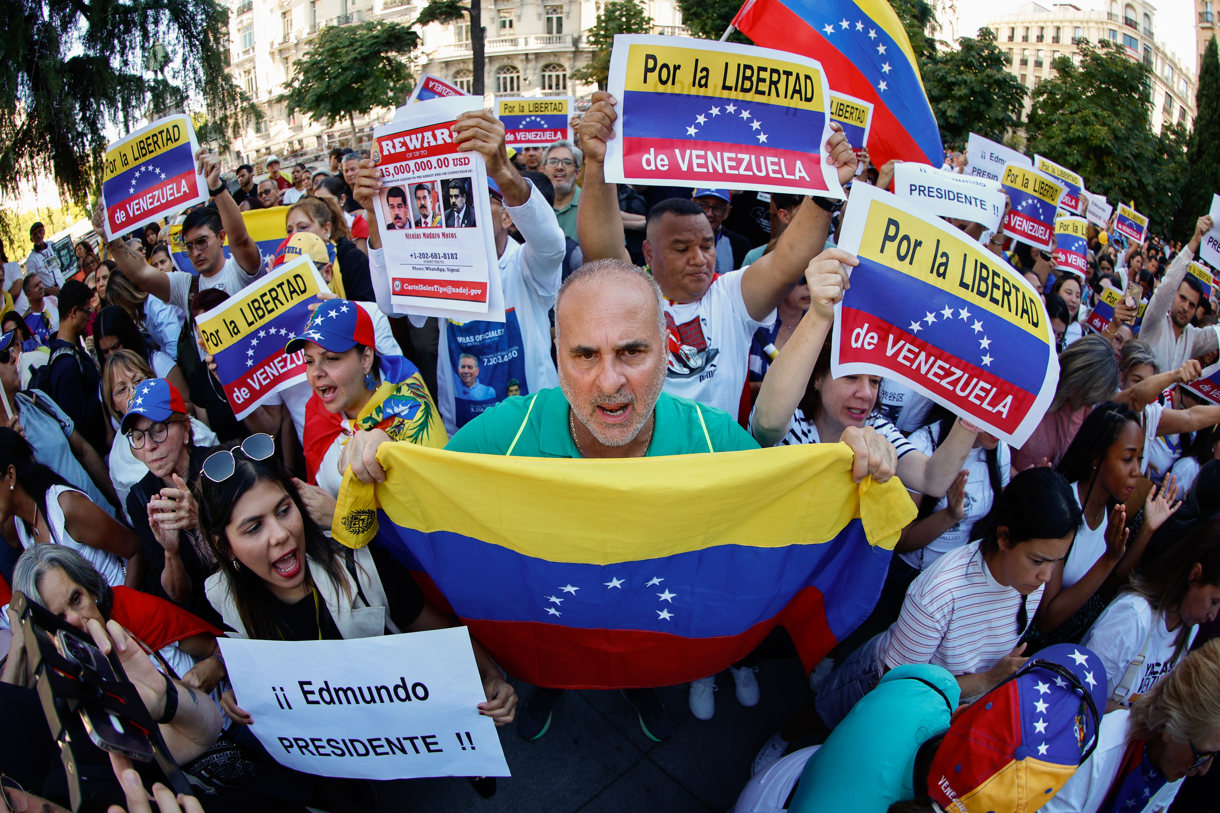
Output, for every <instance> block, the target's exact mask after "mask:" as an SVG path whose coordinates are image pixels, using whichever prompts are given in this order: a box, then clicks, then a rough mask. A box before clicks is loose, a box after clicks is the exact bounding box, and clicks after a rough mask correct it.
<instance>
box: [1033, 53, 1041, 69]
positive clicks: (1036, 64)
mask: <svg viewBox="0 0 1220 813" xmlns="http://www.w3.org/2000/svg"><path fill="white" fill-rule="evenodd" d="M1034 67H1035V68H1041V67H1042V52H1041V51H1037V52H1036V53H1035V54H1034Z"/></svg>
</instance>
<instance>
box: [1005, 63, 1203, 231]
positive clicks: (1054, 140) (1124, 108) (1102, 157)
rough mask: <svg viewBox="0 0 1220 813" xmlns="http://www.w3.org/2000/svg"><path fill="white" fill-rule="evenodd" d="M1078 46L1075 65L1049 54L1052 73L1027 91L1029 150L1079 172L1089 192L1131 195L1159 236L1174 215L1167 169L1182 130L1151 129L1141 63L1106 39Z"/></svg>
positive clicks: (1177, 153) (1147, 82) (1176, 155)
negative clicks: (1030, 92) (1030, 96)
mask: <svg viewBox="0 0 1220 813" xmlns="http://www.w3.org/2000/svg"><path fill="white" fill-rule="evenodd" d="M1079 50H1080V65H1079V66H1077V65H1076V64H1075V63H1074V62H1073V61H1072V60H1071V59H1070V58H1069V57H1066V56H1061V57H1058V58H1056V59H1055V62H1054V68H1055V72H1056V74H1057V75H1056V76H1054V77H1053V78H1050V79H1045V80H1043V81H1042V83H1041V84H1039V85H1038V87H1037V89H1035V90H1034V93H1033V107H1032V109H1031V110H1030V113H1029V121H1028V122H1027V123H1026V126H1025V130H1026V132H1027V133H1028V135H1029V151H1030V152H1031V153H1032V152H1037V153H1039V154H1040V155H1044V156H1046V157H1047V158H1049V159H1051V160H1052V161H1055V162H1057V163H1059V164H1062V165H1063V166H1065V167H1068V168H1069V169H1073V170H1075V171H1076V172H1079V173H1080V174H1081V176H1083V177H1084V181H1085V185H1086V186H1087V187H1088V188H1089V190H1090V191H1094V192H1100V193H1101V194H1103V195H1105V196H1106V197H1108V198H1109V199H1110V201H1111V202H1113V201H1116V200H1121V201H1131V200H1134V201H1135V206H1136V208H1137V209H1139V210H1140V211H1141V212H1143V213H1144V214H1146V215H1148V216H1149V218H1150V221H1151V222H1150V224H1149V225H1150V228H1151V229H1152V231H1153V232H1154V233H1160V234H1166V233H1168V231H1169V227H1170V225H1171V224H1172V223H1173V222H1174V218H1175V217H1176V215H1177V208H1178V207H1177V204H1178V199H1179V196H1178V195H1177V194H1175V190H1177V189H1179V188H1180V186H1181V184H1180V183H1174V182H1172V175H1173V173H1174V172H1175V171H1176V170H1175V168H1176V167H1180V166H1181V163H1180V157H1181V150H1182V147H1183V146H1184V143H1183V139H1182V137H1181V133H1180V132H1179V131H1177V130H1175V129H1174V128H1170V127H1167V128H1165V130H1164V132H1163V133H1162V134H1161V135H1160V136H1156V135H1154V134H1153V132H1152V127H1151V121H1152V79H1151V76H1152V73H1151V70H1150V69H1149V68H1148V66H1146V65H1144V64H1143V63H1142V62H1138V61H1136V60H1133V59H1131V58H1129V57H1128V56H1127V55H1126V54H1125V53H1124V52H1123V48H1122V46H1119V45H1116V44H1114V43H1111V42H1108V41H1102V42H1100V43H1098V44H1097V45H1092V44H1091V43H1089V42H1087V41H1082V42H1081V43H1080V44H1079ZM1167 182H1169V183H1171V184H1172V185H1170V186H1165V185H1164V184H1166V183H1167Z"/></svg>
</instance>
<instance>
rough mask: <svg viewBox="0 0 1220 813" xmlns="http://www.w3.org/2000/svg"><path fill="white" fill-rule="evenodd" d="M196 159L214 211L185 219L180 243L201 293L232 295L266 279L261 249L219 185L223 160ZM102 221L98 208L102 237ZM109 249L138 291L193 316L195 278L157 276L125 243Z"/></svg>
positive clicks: (199, 156) (198, 156)
mask: <svg viewBox="0 0 1220 813" xmlns="http://www.w3.org/2000/svg"><path fill="white" fill-rule="evenodd" d="M195 160H196V161H198V162H199V171H200V173H201V174H202V175H203V177H204V179H205V180H206V181H207V187H208V193H209V194H210V195H211V196H212V202H213V203H215V204H216V208H212V207H211V206H200V207H199V208H198V209H194V210H192V211H191V212H190V214H188V215H187V216H186V219H185V220H184V221H183V222H182V244H183V245H184V246H185V247H186V256H187V259H188V260H190V262H191V263H192V264H193V265H194V266H195V270H196V271H198V272H199V278H198V279H199V290H201V291H206V290H207V289H209V288H219V289H220V290H222V291H224V292H225V293H227V294H229V295H233V294H236V293H237V292H238V291H240V290H241V289H242V288H244V287H245V286H247V285H249V284H250V283H251V282H254V280H256V279H258V278H259V277H261V276H262V275H263V273H264V270H265V269H264V267H263V258H262V255H261V254H259V251H258V244H257V243H255V242H254V240H253V238H251V237H250V234H249V232H247V231H246V223H245V221H244V220H242V216H241V210H239V209H238V208H237V204H236V203H235V202H234V201H233V197H232V196H231V195H230V194H229V190H228V187H226V186H225V185H224V183H223V182H221V180H220V159H219V158H218V157H217V156H216V155H215V154H213V153H210V152H207V151H206V150H200V151H199V152H198V153H196V154H195ZM102 217H103V215H102V212H101V210H100V208H99V210H98V211H97V212H95V213H94V216H93V227H94V228H95V229H97V231H98V233H99V234H102V233H103V232H102V226H103V222H102ZM226 236H227V237H228V240H229V252H230V254H231V256H230V257H229V258H228V259H225V255H224V242H225V237H226ZM109 248H110V256H111V257H112V258H113V259H114V261H115V262H116V263H118V266H119V270H120V271H122V272H123V274H124V275H125V276H126V277H127V278H128V279H129V280H131V281H132V282H133V283H135V285H136V287H138V288H140V290H142V291H147V292H148V293H150V294H152V295H153V296H155V297H157V298H158V299H160V300H161V301H163V302H168V303H169V304H171V305H173V306H174V307H176V308H178V309H179V310H180V311H182V312H183V313H189V312H190V298H191V284H192V283H193V282H194V281H195V277H194V275H192V274H188V273H186V272H185V271H168V272H167V271H159V270H157V269H156V268H153V267H152V266H151V265H149V264H148V263H147V262H146V261H145V259H144V257H143V256H142V255H141V254H140V253H139V252H136V251H132V250H131V249H130V248H129V247H128V246H127V244H126V243H124V242H123V241H122V240H111V241H110V243H109Z"/></svg>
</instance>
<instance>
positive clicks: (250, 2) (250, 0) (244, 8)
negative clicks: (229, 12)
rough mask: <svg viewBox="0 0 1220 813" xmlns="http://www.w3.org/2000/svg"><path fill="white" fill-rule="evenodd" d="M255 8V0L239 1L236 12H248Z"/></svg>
mask: <svg viewBox="0 0 1220 813" xmlns="http://www.w3.org/2000/svg"><path fill="white" fill-rule="evenodd" d="M253 10H254V0H246V2H244V3H239V4H238V6H237V8H236V9H235V10H234V13H235V14H246V13H248V12H251V11H253Z"/></svg>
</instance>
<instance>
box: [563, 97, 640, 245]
mask: <svg viewBox="0 0 1220 813" xmlns="http://www.w3.org/2000/svg"><path fill="white" fill-rule="evenodd" d="M616 104H618V100H617V99H615V98H614V97H613V96H611V95H610V94H609V93H606V92H605V91H601V90H599V91H597V92H596V93H594V94H593V105H592V106H591V107H590V108H589V110H588V112H587V113H585V115H584V117H583V118H582V119H581V120H580V146H581V149H583V150H584V152H585V180H584V183H583V184H582V185H581V187H580V203H578V204H577V206H576V232H577V235H578V236H579V237H580V250H581V252H582V253H583V254H584V258H585V262H592V261H593V260H605V259H615V260H622V261H623V262H628V263H629V262H631V255H630V254H629V253H628V252H627V238H626V235H625V234H624V232H623V218H622V217H620V216H619V213H618V212H619V209H618V187H617V186H616V185H615V184H612V183H606V142H607V141H609V140H610V139H612V138H614V121H615V119H617V118H618V112H617V111H615V109H614V106H615V105H616Z"/></svg>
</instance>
